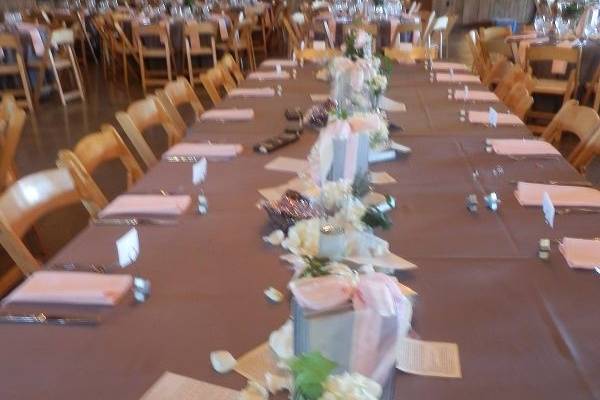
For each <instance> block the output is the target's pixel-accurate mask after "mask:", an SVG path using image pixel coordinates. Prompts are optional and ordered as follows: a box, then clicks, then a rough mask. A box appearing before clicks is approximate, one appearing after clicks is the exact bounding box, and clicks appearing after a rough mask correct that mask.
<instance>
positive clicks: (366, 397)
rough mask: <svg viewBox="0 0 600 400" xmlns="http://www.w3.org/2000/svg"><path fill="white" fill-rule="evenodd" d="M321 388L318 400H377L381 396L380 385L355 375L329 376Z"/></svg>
mask: <svg viewBox="0 0 600 400" xmlns="http://www.w3.org/2000/svg"><path fill="white" fill-rule="evenodd" d="M323 388H324V392H323V395H322V396H321V399H320V400H378V399H379V398H380V397H381V394H382V388H381V385H379V384H378V383H377V382H375V381H374V380H372V379H369V378H367V377H365V376H363V375H361V374H357V373H352V374H349V373H345V374H343V375H330V376H329V377H328V378H327V380H326V381H325V383H324V384H323Z"/></svg>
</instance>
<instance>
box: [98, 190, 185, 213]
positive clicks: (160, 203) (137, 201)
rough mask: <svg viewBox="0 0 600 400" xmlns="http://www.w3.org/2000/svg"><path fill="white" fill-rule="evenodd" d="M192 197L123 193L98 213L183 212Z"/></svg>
mask: <svg viewBox="0 0 600 400" xmlns="http://www.w3.org/2000/svg"><path fill="white" fill-rule="evenodd" d="M191 202H192V199H191V198H190V196H188V195H181V196H163V195H135V194H124V195H121V196H118V197H117V198H116V199H114V200H113V201H112V202H111V203H110V204H109V205H108V206H106V208H104V210H102V211H100V214H98V215H99V216H100V217H101V218H104V217H110V216H113V215H167V216H177V215H181V214H183V213H184V212H185V211H186V210H187V209H188V208H189V206H190V204H191Z"/></svg>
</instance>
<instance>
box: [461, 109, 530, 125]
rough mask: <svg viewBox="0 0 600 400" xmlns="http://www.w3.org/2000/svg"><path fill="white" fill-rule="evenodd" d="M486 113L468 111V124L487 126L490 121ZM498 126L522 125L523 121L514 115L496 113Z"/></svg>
mask: <svg viewBox="0 0 600 400" xmlns="http://www.w3.org/2000/svg"><path fill="white" fill-rule="evenodd" d="M489 114H490V113H489V112H488V111H469V122H471V123H473V124H487V123H489V121H490V117H489ZM498 125H523V121H521V120H520V119H519V117H517V116H516V115H514V114H504V113H498Z"/></svg>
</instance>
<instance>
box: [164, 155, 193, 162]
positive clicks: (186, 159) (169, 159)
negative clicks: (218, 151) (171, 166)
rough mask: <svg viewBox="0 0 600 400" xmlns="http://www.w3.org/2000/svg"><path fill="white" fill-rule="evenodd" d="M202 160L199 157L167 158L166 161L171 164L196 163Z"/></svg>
mask: <svg viewBox="0 0 600 400" xmlns="http://www.w3.org/2000/svg"><path fill="white" fill-rule="evenodd" d="M202 158H203V157H197V156H167V157H165V158H164V159H165V160H166V161H167V162H170V163H196V162H198V161H200V160H202Z"/></svg>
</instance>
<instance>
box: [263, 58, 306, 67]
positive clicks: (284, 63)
mask: <svg viewBox="0 0 600 400" xmlns="http://www.w3.org/2000/svg"><path fill="white" fill-rule="evenodd" d="M297 64H298V63H297V62H296V61H294V60H286V59H283V58H271V59H269V60H265V61H263V63H262V64H261V67H273V68H275V66H277V65H281V67H282V68H284V67H290V68H292V67H295V66H296V65H297Z"/></svg>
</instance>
